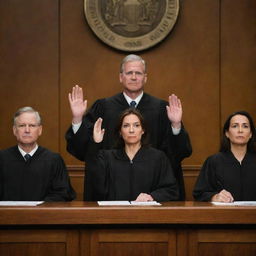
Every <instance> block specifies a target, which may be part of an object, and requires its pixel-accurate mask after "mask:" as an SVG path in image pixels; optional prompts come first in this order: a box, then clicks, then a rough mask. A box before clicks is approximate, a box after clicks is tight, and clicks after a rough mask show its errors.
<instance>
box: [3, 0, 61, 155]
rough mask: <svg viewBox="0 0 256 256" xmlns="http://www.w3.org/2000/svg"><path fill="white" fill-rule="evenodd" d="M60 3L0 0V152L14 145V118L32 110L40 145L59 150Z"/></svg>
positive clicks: (54, 0)
mask: <svg viewBox="0 0 256 256" xmlns="http://www.w3.org/2000/svg"><path fill="white" fill-rule="evenodd" d="M58 11H59V8H58V0H44V1H38V0H26V1H21V0H0V38H1V40H0V56H1V58H0V95H1V101H0V134H1V142H0V148H6V147H9V146H11V145H13V144H14V143H15V142H16V140H15V138H14V137H13V135H12V120H11V119H12V116H13V114H14V112H15V111H16V110H17V109H18V108H20V107H24V106H28V105H29V106H32V107H34V108H35V109H37V110H38V111H39V112H40V113H41V114H42V117H43V124H44V130H43V135H42V138H41V143H42V144H43V145H44V146H46V147H49V148H51V149H52V150H55V151H58V150H59V139H60V138H59V126H60V123H59V84H58V82H59V78H58V77H59V74H58V72H59V58H58V55H59V53H58V52H59V38H58V35H59V32H58V30H59V20H58Z"/></svg>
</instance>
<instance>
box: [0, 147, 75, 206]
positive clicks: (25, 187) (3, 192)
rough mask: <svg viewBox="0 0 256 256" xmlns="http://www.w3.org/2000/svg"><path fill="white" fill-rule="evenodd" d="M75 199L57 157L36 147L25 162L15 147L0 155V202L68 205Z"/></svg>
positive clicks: (66, 173) (60, 159)
mask: <svg viewBox="0 0 256 256" xmlns="http://www.w3.org/2000/svg"><path fill="white" fill-rule="evenodd" d="M75 196H76V195H75V192H74V190H73V188H72V186H71V185H70V180H69V176H68V172H67V169H66V166H65V163H64V161H63V159H62V158H61V156H60V155H59V154H57V153H53V152H51V151H49V150H47V149H45V148H43V147H40V146H39V147H38V149H37V151H36V152H35V153H34V155H33V156H32V157H31V158H30V159H29V160H28V161H25V160H24V158H23V156H22V155H21V153H20V151H19V149H18V146H14V147H11V148H8V149H5V150H1V151H0V200H1V201H41V200H42V201H70V200H73V199H74V198H75Z"/></svg>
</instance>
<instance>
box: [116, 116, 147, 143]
mask: <svg viewBox="0 0 256 256" xmlns="http://www.w3.org/2000/svg"><path fill="white" fill-rule="evenodd" d="M143 133H144V131H143V129H142V127H141V122H140V120H139V118H138V117H137V116H136V115H134V114H130V115H127V116H125V118H124V119H123V123H122V126H121V131H120V134H121V136H122V138H123V140H124V142H125V144H129V145H131V144H140V141H141V136H142V134H143Z"/></svg>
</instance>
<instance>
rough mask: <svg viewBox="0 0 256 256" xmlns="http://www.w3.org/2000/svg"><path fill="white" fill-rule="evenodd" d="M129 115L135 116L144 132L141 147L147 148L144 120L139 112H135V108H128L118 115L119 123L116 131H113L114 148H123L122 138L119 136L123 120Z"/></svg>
mask: <svg viewBox="0 0 256 256" xmlns="http://www.w3.org/2000/svg"><path fill="white" fill-rule="evenodd" d="M129 115H135V116H137V117H138V118H139V120H140V124H141V127H142V130H143V131H144V133H143V134H142V136H141V146H148V132H147V128H146V123H145V120H144V118H143V116H142V114H141V113H140V111H139V110H137V109H135V108H128V109H126V110H125V111H123V112H122V113H121V114H120V116H119V121H118V123H117V126H116V129H115V134H116V148H123V147H124V145H125V143H124V140H123V137H122V136H120V131H121V128H122V124H123V121H124V118H125V117H126V116H129Z"/></svg>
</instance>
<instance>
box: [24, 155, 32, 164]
mask: <svg viewBox="0 0 256 256" xmlns="http://www.w3.org/2000/svg"><path fill="white" fill-rule="evenodd" d="M24 158H25V161H26V162H27V161H28V160H29V159H30V158H31V155H30V154H26V155H25V156H24Z"/></svg>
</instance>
